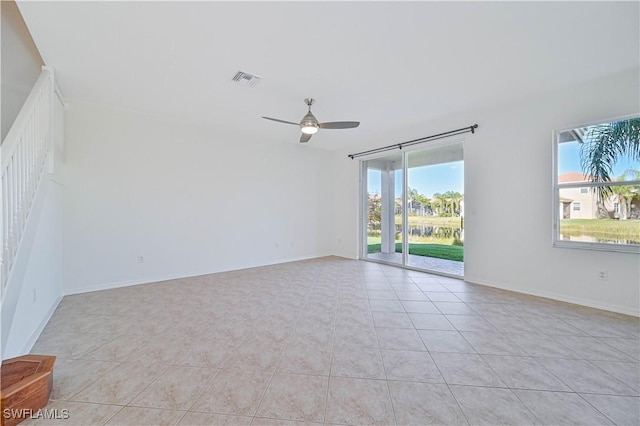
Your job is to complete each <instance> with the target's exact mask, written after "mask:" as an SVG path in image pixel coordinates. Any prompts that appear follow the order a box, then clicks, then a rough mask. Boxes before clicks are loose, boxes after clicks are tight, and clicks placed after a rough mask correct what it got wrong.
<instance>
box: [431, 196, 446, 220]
mask: <svg viewBox="0 0 640 426" xmlns="http://www.w3.org/2000/svg"><path fill="white" fill-rule="evenodd" d="M432 200H433V201H432V203H433V206H434V207H435V208H436V212H437V213H438V216H439V215H440V214H442V213H445V212H446V208H447V196H446V195H445V194H441V193H439V192H436V193H435V194H433V197H432Z"/></svg>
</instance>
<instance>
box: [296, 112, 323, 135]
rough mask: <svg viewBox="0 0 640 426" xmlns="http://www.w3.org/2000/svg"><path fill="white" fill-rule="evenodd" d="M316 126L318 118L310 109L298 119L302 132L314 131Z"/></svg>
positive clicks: (316, 129) (316, 128) (311, 132)
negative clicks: (300, 119)
mask: <svg viewBox="0 0 640 426" xmlns="http://www.w3.org/2000/svg"><path fill="white" fill-rule="evenodd" d="M318 128H319V126H318V119H317V118H316V117H315V116H314V115H313V114H312V113H311V111H309V112H308V113H307V114H306V115H305V116H304V117H302V121H300V129H302V131H303V132H304V133H307V134H313V133H316V132H317V131H318Z"/></svg>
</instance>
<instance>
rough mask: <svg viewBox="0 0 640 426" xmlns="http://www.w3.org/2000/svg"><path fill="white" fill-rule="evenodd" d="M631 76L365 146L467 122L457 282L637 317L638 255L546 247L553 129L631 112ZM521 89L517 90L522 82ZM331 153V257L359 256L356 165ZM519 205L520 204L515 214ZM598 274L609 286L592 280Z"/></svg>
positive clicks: (635, 84)
mask: <svg viewBox="0 0 640 426" xmlns="http://www.w3.org/2000/svg"><path fill="white" fill-rule="evenodd" d="M638 75H639V70H638V69H634V70H630V71H628V72H625V73H622V74H618V75H614V76H611V77H609V78H605V79H600V80H597V81H592V82H590V83H588V84H582V85H579V86H576V87H573V88H570V89H567V90H565V91H561V92H554V93H549V94H545V95H540V96H537V97H535V98H531V99H525V100H521V101H518V102H514V103H511V104H509V105H502V106H500V107H488V108H483V109H478V110H472V111H467V112H465V113H462V114H457V115H455V116H451V117H446V118H443V119H441V120H438V121H435V122H428V123H424V124H423V125H416V126H413V127H407V128H403V129H398V130H397V132H396V133H395V136H393V134H392V133H390V135H387V137H388V139H387V140H386V142H385V141H380V140H376V141H372V142H371V143H370V144H369V145H368V146H366V147H362V148H365V149H366V148H374V147H379V146H384V145H389V144H392V143H397V142H402V141H403V140H409V139H413V138H416V137H420V136H427V135H429V134H434V133H440V132H442V131H446V130H449V129H454V128H460V127H464V126H467V125H471V124H473V123H478V124H479V126H480V127H479V129H478V131H477V133H476V134H475V135H467V137H466V143H465V154H464V156H465V191H464V192H465V210H466V218H465V226H466V227H465V279H466V280H467V281H469V282H473V283H478V284H485V285H490V286H496V287H502V288H507V289H511V290H514V291H519V292H524V293H530V294H536V295H541V296H547V297H553V298H557V299H560V300H565V301H571V302H575V303H581V304H585V305H590V306H595V307H600V308H604V309H610V310H614V311H618V312H624V313H629V314H634V315H640V256H638V255H634V254H628V253H610V252H601V251H588V250H571V249H559V248H553V247H552V243H551V236H552V230H551V227H552V207H551V206H552V195H551V188H552V146H553V143H552V131H553V130H554V129H565V128H571V127H575V126H578V125H581V124H585V123H590V122H595V121H599V120H605V119H608V118H615V117H619V116H623V115H628V114H634V113H638V112H639V111H640V97H639V93H640V79H639V78H638ZM523 84H526V82H523ZM354 151H355V152H357V151H358V149H353V148H352V149H350V150H349V151H348V152H347V151H342V152H339V153H336V154H335V155H334V162H333V164H334V173H335V182H336V185H335V188H334V191H335V193H334V198H333V200H334V202H333V205H334V207H335V208H334V212H333V214H334V228H333V230H334V234H333V236H332V243H333V247H334V253H335V254H338V255H342V256H345V257H352V258H355V257H357V255H358V218H357V215H358V162H357V161H353V160H351V159H348V158H347V156H346V154H348V153H352V152H354ZM518 206H525V208H523V209H518ZM598 270H607V271H608V272H609V280H608V281H606V282H604V281H599V280H598V279H597V271H598Z"/></svg>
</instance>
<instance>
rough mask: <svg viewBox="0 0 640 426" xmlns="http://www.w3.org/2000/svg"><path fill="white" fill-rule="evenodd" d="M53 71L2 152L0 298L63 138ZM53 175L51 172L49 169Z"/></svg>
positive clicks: (18, 120) (39, 83) (46, 74)
mask: <svg viewBox="0 0 640 426" xmlns="http://www.w3.org/2000/svg"><path fill="white" fill-rule="evenodd" d="M60 105H61V101H60V99H58V97H57V95H56V93H55V83H54V80H53V74H52V71H51V70H50V69H47V68H45V69H44V70H43V72H42V74H41V75H40V78H39V79H38V81H37V82H36V84H35V85H34V87H33V89H32V91H31V93H30V94H29V97H28V98H27V101H26V102H25V104H24V106H23V109H22V110H21V111H20V113H19V114H18V117H17V118H16V121H15V123H14V125H13V127H12V128H11V129H10V130H9V133H8V135H7V137H6V138H5V140H4V144H3V145H2V147H1V148H0V149H1V150H2V156H1V157H0V158H2V169H1V170H0V171H1V176H2V183H1V189H2V197H1V199H0V200H1V201H0V202H1V204H2V206H1V209H2V227H1V228H0V230H1V232H2V234H1V235H0V244H1V246H0V256H1V257H0V281H1V282H0V297H4V290H5V286H6V283H7V278H8V275H9V274H10V273H11V268H12V266H13V262H14V260H15V257H16V254H17V251H18V248H19V245H20V243H21V240H22V237H23V234H24V229H25V227H26V225H27V222H28V219H29V216H30V213H31V209H32V208H33V203H34V200H35V196H36V194H37V191H38V186H39V182H40V181H41V180H42V179H41V178H42V175H43V173H44V171H45V166H46V164H47V160H48V156H49V155H55V152H54V149H53V147H55V143H56V138H57V137H59V136H60V137H62V135H63V133H62V126H63V125H64V117H63V114H64V112H63V110H62V109H61V108H59V107H60ZM49 170H50V171H51V170H52V169H49Z"/></svg>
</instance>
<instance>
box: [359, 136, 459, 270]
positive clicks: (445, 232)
mask: <svg viewBox="0 0 640 426" xmlns="http://www.w3.org/2000/svg"><path fill="white" fill-rule="evenodd" d="M362 180H363V185H362V196H363V213H364V214H363V244H362V254H363V256H362V257H363V258H365V259H369V260H373V261H381V262H385V263H392V264H396V265H401V266H407V267H410V268H412V269H420V270H425V271H431V272H438V273H442V274H446V275H455V276H462V275H464V159H463V143H462V142H461V141H457V142H450V143H446V144H438V145H432V146H429V147H426V148H421V149H414V150H411V151H408V152H394V153H393V154H391V155H386V156H384V157H378V158H375V159H369V160H364V161H362Z"/></svg>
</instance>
